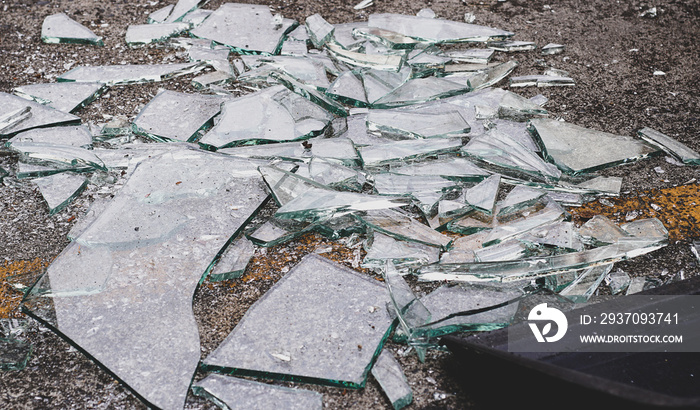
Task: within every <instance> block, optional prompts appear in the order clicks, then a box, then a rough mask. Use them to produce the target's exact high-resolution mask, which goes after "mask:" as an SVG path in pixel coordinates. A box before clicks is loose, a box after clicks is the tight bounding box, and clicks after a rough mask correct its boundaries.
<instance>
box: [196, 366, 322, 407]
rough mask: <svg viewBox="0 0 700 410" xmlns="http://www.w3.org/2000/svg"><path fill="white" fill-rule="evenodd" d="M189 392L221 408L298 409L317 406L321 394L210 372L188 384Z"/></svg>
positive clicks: (319, 405)
mask: <svg viewBox="0 0 700 410" xmlns="http://www.w3.org/2000/svg"><path fill="white" fill-rule="evenodd" d="M192 392H193V393H194V394H195V395H197V396H201V397H205V398H207V399H209V400H211V401H212V402H214V403H215V404H216V405H217V406H219V407H221V408H222V409H229V410H238V409H240V410H245V409H264V408H268V409H272V408H282V409H298V410H306V409H310V410H321V409H322V408H323V396H322V395H321V394H320V393H316V392H313V391H310V390H303V389H296V388H294V389H290V388H288V387H282V386H274V385H270V384H265V383H259V382H255V381H252V380H246V379H240V378H237V377H228V376H223V375H220V374H210V375H208V376H207V377H206V378H204V379H203V380H200V381H198V382H197V383H195V384H194V385H193V386H192Z"/></svg>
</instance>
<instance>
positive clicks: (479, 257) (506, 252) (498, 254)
mask: <svg viewBox="0 0 700 410" xmlns="http://www.w3.org/2000/svg"><path fill="white" fill-rule="evenodd" d="M492 232H493V231H492ZM489 236H490V235H489ZM486 240H487V241H490V242H493V240H490V238H489V237H487V238H486ZM527 251H528V248H527V245H525V244H524V243H522V242H520V241H519V240H517V239H510V240H507V241H503V242H498V243H497V244H496V245H491V246H487V247H486V248H481V249H477V250H475V251H474V260H475V261H477V262H502V261H513V260H517V259H522V258H523V257H524V256H526V254H527Z"/></svg>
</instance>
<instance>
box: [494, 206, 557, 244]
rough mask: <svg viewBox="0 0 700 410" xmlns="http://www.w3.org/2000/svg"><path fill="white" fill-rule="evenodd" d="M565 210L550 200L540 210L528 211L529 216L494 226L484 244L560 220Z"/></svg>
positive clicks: (516, 235) (502, 239)
mask: <svg viewBox="0 0 700 410" xmlns="http://www.w3.org/2000/svg"><path fill="white" fill-rule="evenodd" d="M565 212H566V211H564V209H563V208H562V207H561V206H559V204H557V203H556V202H554V201H549V202H548V203H547V206H545V207H544V209H542V210H540V211H537V212H531V213H528V215H527V216H524V217H520V218H517V219H515V220H513V221H509V222H507V223H503V224H499V225H498V226H496V227H494V228H493V230H491V232H490V233H489V236H488V237H487V238H486V240H485V241H484V245H485V246H489V245H492V244H495V243H498V242H501V241H504V240H506V239H509V238H513V237H518V236H519V235H522V234H523V233H525V232H528V231H530V230H532V229H535V228H538V227H540V226H543V225H550V224H553V223H555V222H559V221H561V220H562V219H563V218H564V216H565Z"/></svg>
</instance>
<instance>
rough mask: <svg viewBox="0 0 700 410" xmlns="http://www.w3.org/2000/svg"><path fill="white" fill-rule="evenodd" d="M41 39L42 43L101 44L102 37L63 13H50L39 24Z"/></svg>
mask: <svg viewBox="0 0 700 410" xmlns="http://www.w3.org/2000/svg"><path fill="white" fill-rule="evenodd" d="M41 41H43V42H44V43H51V44H57V43H75V44H93V45H96V46H103V45H104V43H103V42H102V37H98V36H97V35H95V33H93V32H92V30H90V29H89V28H87V27H85V26H83V25H82V24H80V23H78V22H77V21H75V20H73V19H71V18H70V17H68V16H67V15H65V14H64V13H58V14H52V15H50V16H46V18H44V22H43V23H42V25H41Z"/></svg>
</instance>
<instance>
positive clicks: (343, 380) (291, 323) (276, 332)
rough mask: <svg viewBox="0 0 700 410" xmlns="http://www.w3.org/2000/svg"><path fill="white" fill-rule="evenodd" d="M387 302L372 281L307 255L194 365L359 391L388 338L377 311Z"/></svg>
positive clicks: (384, 316) (385, 317)
mask: <svg viewBox="0 0 700 410" xmlns="http://www.w3.org/2000/svg"><path fill="white" fill-rule="evenodd" d="M388 300H389V298H388V295H387V293H386V289H385V288H384V287H383V286H382V285H380V284H379V283H378V282H376V281H373V280H370V279H369V278H367V277H364V276H362V275H360V274H358V273H357V272H355V271H353V270H351V269H349V268H345V267H343V266H341V265H338V264H336V263H333V262H331V261H329V260H327V259H325V258H323V257H321V256H318V255H314V254H311V255H308V256H306V257H304V259H302V261H301V262H300V263H299V264H298V265H296V266H295V267H293V268H292V269H291V270H290V271H289V273H287V274H286V275H284V277H283V278H282V279H281V280H280V281H279V282H277V283H276V284H275V285H273V286H272V288H271V289H270V290H269V291H268V292H267V293H265V295H264V296H263V297H262V298H260V299H259V300H258V301H257V302H255V304H253V306H252V307H251V308H250V309H248V311H247V312H246V314H245V316H244V317H243V319H241V320H240V321H239V322H238V324H237V325H236V327H235V328H234V329H233V331H232V332H231V334H229V335H228V337H227V338H226V340H224V342H223V343H222V344H221V345H220V346H219V347H218V348H217V349H216V350H215V351H214V352H213V353H212V354H210V355H209V356H208V357H207V358H206V359H204V361H203V364H202V366H201V367H202V368H203V370H205V371H212V370H213V371H225V372H227V373H229V374H239V373H241V374H246V375H256V376H258V377H264V378H272V379H282V380H293V381H298V382H306V383H318V384H327V385H335V386H342V387H349V388H360V387H363V386H364V384H365V380H366V378H367V375H368V373H369V371H370V367H371V364H372V362H373V360H374V358H375V357H376V355H378V354H379V352H380V351H381V346H382V345H383V343H384V340H385V339H386V338H387V337H388V335H389V330H390V324H391V319H390V318H389V315H388V313H387V312H386V310H385V309H384V308H383V307H384V305H385V303H386V302H387V301H388ZM329 312H332V314H329ZM299 318H304V320H298V319H299ZM348 346H352V347H353V348H352V349H349V348H347V347H348ZM358 346H362V347H361V348H360V347H358ZM251 351H254V352H258V353H259V354H252V355H251V354H250V352H251Z"/></svg>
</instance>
